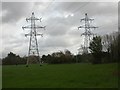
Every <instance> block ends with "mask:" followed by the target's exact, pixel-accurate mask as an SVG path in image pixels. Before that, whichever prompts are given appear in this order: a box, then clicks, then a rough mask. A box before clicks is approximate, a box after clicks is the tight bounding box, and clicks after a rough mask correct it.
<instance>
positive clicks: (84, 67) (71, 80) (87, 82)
mask: <svg viewBox="0 0 120 90" xmlns="http://www.w3.org/2000/svg"><path fill="white" fill-rule="evenodd" d="M117 69H118V65H117V63H111V64H97V65H92V64H84V63H81V64H80V63H77V64H43V66H39V65H35V64H33V65H30V66H29V67H25V65H17V66H16V65H5V66H3V67H2V73H3V74H2V87H3V88H117V87H118V74H117V73H116V72H117Z"/></svg>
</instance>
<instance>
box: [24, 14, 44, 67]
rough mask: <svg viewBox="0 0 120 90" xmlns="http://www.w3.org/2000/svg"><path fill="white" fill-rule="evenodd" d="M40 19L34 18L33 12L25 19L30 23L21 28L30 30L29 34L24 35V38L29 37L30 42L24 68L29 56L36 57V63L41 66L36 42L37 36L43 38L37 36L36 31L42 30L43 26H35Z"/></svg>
mask: <svg viewBox="0 0 120 90" xmlns="http://www.w3.org/2000/svg"><path fill="white" fill-rule="evenodd" d="M41 19H42V18H36V17H35V15H34V12H32V16H31V17H30V18H26V21H27V22H29V21H30V25H29V26H24V27H22V28H23V30H24V29H30V32H29V33H27V34H25V36H26V37H27V36H30V42H29V51H28V58H27V63H26V66H28V64H29V59H30V57H31V56H37V57H38V61H39V63H40V65H41V59H40V55H39V50H38V42H37V36H38V35H40V36H43V34H38V33H37V31H36V30H37V29H38V28H44V29H45V26H44V27H43V26H37V25H36V21H38V20H39V21H40V22H41Z"/></svg>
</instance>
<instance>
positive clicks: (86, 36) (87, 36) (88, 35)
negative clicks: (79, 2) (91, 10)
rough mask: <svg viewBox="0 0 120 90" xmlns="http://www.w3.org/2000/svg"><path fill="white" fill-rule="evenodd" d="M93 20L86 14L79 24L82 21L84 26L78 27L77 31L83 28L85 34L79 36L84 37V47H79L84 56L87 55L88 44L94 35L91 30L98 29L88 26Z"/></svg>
mask: <svg viewBox="0 0 120 90" xmlns="http://www.w3.org/2000/svg"><path fill="white" fill-rule="evenodd" d="M93 20H94V19H90V18H88V15H87V13H85V18H83V19H81V22H82V21H84V25H83V26H79V27H78V30H79V28H84V29H85V32H84V33H82V34H81V36H82V35H84V45H83V47H81V48H82V49H83V53H84V54H88V48H89V42H90V40H91V39H92V36H94V35H95V34H94V33H92V32H91V29H96V28H98V27H95V26H91V25H90V23H91V22H92V21H93Z"/></svg>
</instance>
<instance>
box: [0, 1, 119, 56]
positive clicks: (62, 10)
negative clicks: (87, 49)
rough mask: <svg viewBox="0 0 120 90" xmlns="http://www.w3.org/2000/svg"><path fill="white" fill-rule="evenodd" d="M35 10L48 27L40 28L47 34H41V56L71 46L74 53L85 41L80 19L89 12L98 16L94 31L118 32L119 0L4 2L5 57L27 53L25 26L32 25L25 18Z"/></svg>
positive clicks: (100, 33)
mask: <svg viewBox="0 0 120 90" xmlns="http://www.w3.org/2000/svg"><path fill="white" fill-rule="evenodd" d="M32 12H34V13H35V16H36V17H39V18H41V17H42V23H41V22H38V23H37V24H38V25H43V26H44V25H45V26H46V30H43V29H38V30H37V31H38V32H41V33H43V34H44V36H43V37H39V36H38V44H39V52H40V55H43V54H51V53H53V52H57V51H59V50H62V51H64V49H69V50H70V51H71V52H72V53H73V54H76V53H77V52H78V50H77V49H78V48H79V47H80V46H81V45H82V44H83V36H81V34H82V33H83V32H84V29H80V30H78V26H80V25H83V24H84V23H82V22H80V19H82V18H84V17H85V13H88V17H89V18H94V21H93V23H91V25H93V26H97V27H99V28H98V29H96V30H92V32H93V33H96V34H98V35H104V34H109V33H112V32H113V31H118V3H117V2H54V1H53V2H2V15H0V17H1V19H2V25H1V24H0V26H2V37H1V38H0V39H1V40H2V49H1V50H0V53H2V56H3V57H5V56H7V54H8V53H9V52H13V53H16V54H19V55H20V56H25V55H26V56H27V53H28V46H29V37H27V38H26V37H25V36H24V34H25V33H26V32H28V31H26V30H22V26H26V25H29V23H27V22H26V21H25V19H26V18H28V17H30V16H31V13H32Z"/></svg>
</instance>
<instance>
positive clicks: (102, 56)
mask: <svg viewBox="0 0 120 90" xmlns="http://www.w3.org/2000/svg"><path fill="white" fill-rule="evenodd" d="M119 44H120V34H119V32H114V33H112V34H106V35H104V36H95V37H93V39H92V41H91V42H90V45H89V50H90V52H91V53H88V54H84V53H83V54H78V55H73V54H72V53H71V52H70V51H69V50H65V51H58V52H53V53H52V54H48V55H42V57H41V61H42V63H48V64H62V63H83V62H84V63H93V64H100V63H112V62H118V60H119V56H120V47H119ZM27 58H28V57H20V56H19V55H16V54H14V53H12V52H10V53H8V55H7V57H5V58H3V59H2V64H3V65H18V64H26V62H27ZM29 58H30V57H29ZM31 58H32V59H31V63H36V62H35V61H34V59H38V57H36V56H31ZM36 61H37V60H36Z"/></svg>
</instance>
